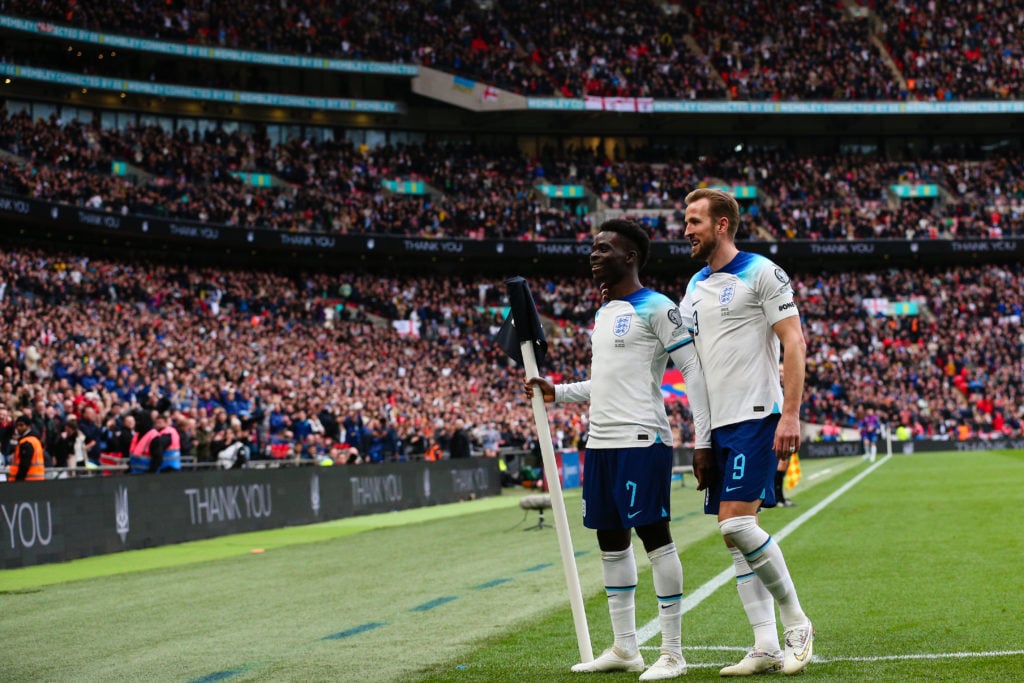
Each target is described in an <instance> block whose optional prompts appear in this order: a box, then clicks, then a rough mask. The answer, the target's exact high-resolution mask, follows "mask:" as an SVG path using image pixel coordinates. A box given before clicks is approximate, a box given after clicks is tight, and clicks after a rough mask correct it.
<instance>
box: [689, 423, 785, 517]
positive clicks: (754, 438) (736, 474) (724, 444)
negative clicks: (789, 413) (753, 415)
mask: <svg viewBox="0 0 1024 683" xmlns="http://www.w3.org/2000/svg"><path fill="white" fill-rule="evenodd" d="M778 424H779V415H769V416H768V417H766V418H764V419H762V420H747V421H745V422H737V423H736V424H731V425H726V426H725V427H719V428H718V429H712V430H711V450H712V453H713V454H714V457H715V461H716V463H717V464H718V476H719V481H718V482H717V483H716V484H714V485H712V486H709V487H708V488H707V490H706V491H705V492H704V512H705V513H706V514H709V515H717V514H718V504H719V502H721V501H723V500H740V501H744V502H752V501H755V500H760V501H763V503H762V505H763V507H769V508H770V507H775V471H776V470H777V469H778V467H779V459H778V458H777V457H775V451H774V450H773V449H772V444H773V442H774V441H775V427H776V426H777V425H778Z"/></svg>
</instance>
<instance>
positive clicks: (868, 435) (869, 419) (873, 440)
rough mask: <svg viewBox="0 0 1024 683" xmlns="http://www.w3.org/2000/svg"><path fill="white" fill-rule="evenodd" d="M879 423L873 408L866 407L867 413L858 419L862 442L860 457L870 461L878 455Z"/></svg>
mask: <svg viewBox="0 0 1024 683" xmlns="http://www.w3.org/2000/svg"><path fill="white" fill-rule="evenodd" d="M881 425H882V423H881V422H880V421H879V419H878V415H877V414H875V409H874V408H868V410H867V413H866V414H865V415H864V417H862V418H861V420H860V425H859V426H860V439H861V441H863V442H864V455H863V456H862V457H863V458H864V459H865V460H868V461H870V462H874V461H875V457H877V455H878V430H879V428H880V427H881Z"/></svg>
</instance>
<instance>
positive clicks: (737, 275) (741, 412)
mask: <svg viewBox="0 0 1024 683" xmlns="http://www.w3.org/2000/svg"><path fill="white" fill-rule="evenodd" d="M685 222H686V231H685V235H686V238H687V239H688V240H689V241H690V245H691V248H692V257H693V258H694V259H697V260H700V261H705V262H706V263H707V266H706V267H705V268H702V269H701V270H700V271H698V272H697V273H696V274H695V275H694V276H693V277H692V278H691V279H690V282H689V284H688V285H687V288H686V293H685V295H684V297H683V300H682V303H681V304H680V310H681V312H682V316H683V320H684V322H685V324H686V327H687V329H688V330H689V331H690V334H691V335H692V336H693V340H694V346H695V347H696V349H697V355H698V357H699V358H700V366H701V368H702V370H703V373H704V382H705V384H706V388H707V398H708V404H709V409H710V417H711V449H712V450H711V452H710V453H709V452H708V451H702V450H697V451H696V452H695V453H694V462H693V470H694V475H695V476H696V477H697V480H698V484H697V487H698V490H704V491H706V493H705V499H704V512H705V513H707V514H717V515H718V526H719V529H721V532H722V536H723V538H724V539H725V544H726V546H727V547H728V548H729V552H730V553H731V554H732V556H733V565H734V567H735V570H736V585H737V589H738V591H739V595H740V601H741V602H742V603H743V608H744V610H745V611H746V613H747V618H748V620H749V621H750V624H751V626H752V627H753V629H754V647H753V649H751V651H750V652H749V653H748V654H747V655H746V657H744V659H743V660H742V661H740V662H739V663H738V664H735V665H732V666H727V667H725V668H724V669H722V670H721V672H720V673H721V674H722V675H723V676H746V675H751V674H756V673H768V672H773V671H778V670H779V669H782V671H783V672H785V673H787V674H795V673H798V672H800V671H802V670H803V669H804V667H806V666H807V663H808V662H809V661H810V659H811V650H812V645H813V642H814V628H813V627H812V625H811V622H810V620H809V619H808V618H807V615H806V614H804V611H803V609H802V608H801V607H800V601H799V600H798V599H797V593H796V588H795V587H794V585H793V579H792V578H791V577H790V574H789V569H788V568H787V567H786V561H785V559H784V558H783V556H782V550H781V549H780V548H779V546H778V544H777V543H775V542H774V541H773V540H772V537H771V536H770V535H769V534H768V533H767V532H766V531H764V529H762V528H761V527H760V525H759V523H758V516H757V513H758V510H759V509H760V508H761V507H762V505H763V506H765V507H771V506H773V505H775V490H774V481H773V480H774V476H775V472H776V469H777V467H778V459H777V458H776V453H782V454H785V455H789V454H792V453H795V452H796V451H797V449H798V448H799V446H800V401H801V398H802V394H803V386H804V362H805V356H806V343H805V342H804V336H803V330H802V328H801V325H800V318H799V316H798V314H797V308H796V304H795V303H794V302H793V289H792V287H791V286H790V283H789V277H788V276H787V275H786V273H785V272H784V271H783V270H782V269H781V268H779V267H778V266H777V265H775V264H774V263H772V262H771V261H770V260H769V259H767V258H764V257H762V256H758V255H756V254H751V253H747V252H742V251H739V249H737V247H736V244H735V238H736V231H737V229H738V227H739V205H738V204H737V203H736V200H735V199H733V198H732V197H731V196H730V195H728V194H726V193H725V192H722V191H720V190H712V189H698V190H694V191H693V192H691V193H690V194H689V195H687V197H686V214H685ZM780 341H781V342H782V346H783V347H784V349H785V355H784V357H783V364H782V381H781V386H780V380H779V365H778V361H779V342H780ZM773 600H774V602H777V603H778V605H779V615H780V617H781V619H782V624H783V629H784V636H785V652H784V653H783V652H782V651H781V650H780V647H779V634H778V631H777V629H776V625H775V606H774V604H773Z"/></svg>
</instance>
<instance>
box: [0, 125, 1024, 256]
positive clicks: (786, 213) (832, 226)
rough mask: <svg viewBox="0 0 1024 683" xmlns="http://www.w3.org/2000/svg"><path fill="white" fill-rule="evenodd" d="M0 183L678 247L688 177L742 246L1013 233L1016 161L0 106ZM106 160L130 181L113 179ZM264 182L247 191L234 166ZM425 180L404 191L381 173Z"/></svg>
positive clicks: (1021, 206)
mask: <svg viewBox="0 0 1024 683" xmlns="http://www.w3.org/2000/svg"><path fill="white" fill-rule="evenodd" d="M0 150H4V151H6V152H8V153H10V154H11V155H12V156H10V157H7V158H0V170H2V171H3V175H2V178H0V189H4V190H6V191H9V192H12V193H14V194H19V195H23V196H28V197H34V198H39V199H45V200H52V201H59V202H65V203H70V204H76V205H79V206H85V207H88V208H93V209H98V210H104V211H112V212H115V213H122V214H138V215H156V216H165V217H174V218H178V219H188V220H195V221H201V222H208V223H211V224H217V225H225V226H238V227H261V228H271V229H276V230H287V231H300V232H310V231H312V232H328V233H336V234H358V233H373V234H391V235H409V236H421V237H448V238H450V237H466V238H471V239H484V238H490V239H495V238H499V239H526V240H542V239H585V238H586V236H587V235H588V234H589V232H590V220H589V212H590V210H591V209H590V205H593V206H594V207H596V208H598V209H613V210H625V211H629V212H630V213H631V214H633V215H634V216H636V217H637V218H638V220H641V221H643V222H644V223H645V224H646V225H647V226H648V227H649V229H650V230H651V232H652V234H653V236H654V238H655V239H678V238H679V229H680V227H681V224H682V208H683V198H684V197H685V196H686V193H687V192H689V191H690V190H691V189H693V188H694V187H699V186H701V185H725V186H731V185H748V186H753V187H755V188H756V191H757V197H755V198H753V199H750V200H744V201H743V205H744V210H745V213H746V220H745V225H744V233H743V234H742V235H741V237H742V238H745V239H752V240H780V239H889V238H894V239H950V238H988V237H991V238H999V237H1004V236H1011V235H1021V234H1024V157H1021V155H1020V154H1017V153H1014V154H1007V155H1003V156H999V157H996V158H989V159H986V158H984V155H983V154H981V153H980V151H978V150H975V151H973V152H972V151H970V150H968V151H961V152H960V153H959V155H956V154H954V153H951V152H947V153H941V152H939V153H936V154H935V155H934V158H928V157H927V155H926V156H923V157H917V158H915V159H914V160H913V161H909V160H890V159H884V158H881V157H880V156H878V155H864V154H846V155H843V154H837V155H798V154H795V153H792V152H787V151H782V150H758V149H746V150H743V151H741V152H735V151H733V152H730V153H729V154H723V155H721V156H719V157H716V156H699V157H695V158H692V159H680V158H678V157H677V156H676V155H668V154H660V155H657V156H656V155H654V154H653V153H650V152H648V153H645V152H637V153H635V155H634V156H636V157H637V158H636V159H629V160H611V159H607V158H604V157H602V156H600V155H597V154H595V153H594V152H593V151H590V150H576V149H572V150H566V151H564V152H561V153H556V152H554V151H551V152H550V153H548V152H545V153H544V155H543V156H542V157H540V158H538V157H532V156H528V155H525V154H523V153H521V152H520V151H518V150H516V149H490V148H486V147H479V146H471V145H463V144H456V143H450V142H449V143H446V142H423V143H415V144H414V143H408V144H397V145H385V146H378V147H374V148H372V149H370V148H368V147H366V146H364V145H356V144H353V143H350V142H346V141H319V142H318V141H315V140H312V139H293V140H290V141H288V142H285V143H279V144H275V143H272V142H270V141H269V140H268V139H267V138H266V136H265V135H263V134H261V133H260V132H258V131H257V132H254V133H242V132H240V131H237V130H236V131H232V132H227V131H225V130H224V129H223V128H220V127H218V128H212V129H208V130H205V131H202V132H200V131H198V130H197V131H193V132H191V133H189V132H188V131H186V130H185V129H184V128H181V129H179V130H178V131H175V132H170V131H166V130H164V129H162V128H160V127H158V126H141V125H140V126H130V127H126V128H123V129H102V128H99V127H94V126H93V125H91V124H85V123H81V122H79V121H78V120H69V121H64V120H62V119H60V118H59V117H56V116H52V117H50V118H49V119H37V120H34V121H33V120H32V119H31V117H30V116H29V115H28V114H27V113H25V112H20V113H14V114H9V113H8V112H7V111H6V110H4V109H0ZM114 161H123V162H127V163H128V164H130V165H131V167H132V168H133V169H135V172H133V173H132V174H129V175H125V176H115V175H112V174H111V165H112V162H114ZM239 172H253V173H265V174H269V175H270V176H272V177H273V178H275V179H277V182H276V184H275V185H274V186H271V187H255V186H252V185H247V184H245V183H244V182H243V181H241V180H239V179H237V178H236V177H235V176H234V175H233V174H236V173H239ZM387 180H412V181H421V182H423V183H425V184H426V186H427V187H428V188H430V189H429V193H428V194H426V195H402V194H396V193H394V192H392V191H390V190H388V189H387V188H386V187H385V185H384V181H387ZM921 183H927V184H933V185H936V186H937V187H938V188H941V193H939V195H938V196H936V197H933V198H927V199H899V198H897V197H896V196H895V195H893V194H892V193H891V192H890V190H889V188H890V186H891V185H893V184H904V185H916V184H921ZM540 184H554V185H562V184H572V185H582V186H583V187H584V188H585V189H586V191H587V192H588V194H589V196H590V197H591V198H592V199H593V201H592V202H591V201H589V200H585V199H584V200H561V199H550V200H549V199H548V198H546V197H545V196H543V195H542V193H541V192H540V189H539V187H538V186H539V185H540Z"/></svg>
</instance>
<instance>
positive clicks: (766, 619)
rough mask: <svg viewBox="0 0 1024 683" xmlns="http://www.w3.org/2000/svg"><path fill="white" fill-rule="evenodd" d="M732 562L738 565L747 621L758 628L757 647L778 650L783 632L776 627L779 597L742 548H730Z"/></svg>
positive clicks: (738, 580)
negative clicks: (760, 575) (776, 602)
mask: <svg viewBox="0 0 1024 683" xmlns="http://www.w3.org/2000/svg"><path fill="white" fill-rule="evenodd" d="M729 552H730V553H732V563H733V566H734V567H735V568H736V592H737V593H739V594H740V603H742V605H743V611H745V612H746V613H747V621H749V622H750V626H751V628H753V629H754V649H755V650H761V651H762V652H777V651H778V650H780V649H781V648H780V647H779V631H778V628H777V627H776V626H775V600H774V599H773V598H772V594H771V593H769V592H768V589H767V588H765V587H764V583H762V582H761V579H759V578H758V577H757V574H755V573H754V571H753V570H752V569H751V568H750V565H749V564H747V558H745V557H743V553H742V552H741V551H740V549H739V548H729Z"/></svg>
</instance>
